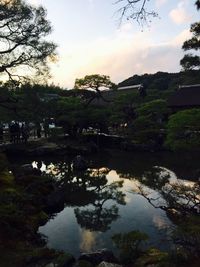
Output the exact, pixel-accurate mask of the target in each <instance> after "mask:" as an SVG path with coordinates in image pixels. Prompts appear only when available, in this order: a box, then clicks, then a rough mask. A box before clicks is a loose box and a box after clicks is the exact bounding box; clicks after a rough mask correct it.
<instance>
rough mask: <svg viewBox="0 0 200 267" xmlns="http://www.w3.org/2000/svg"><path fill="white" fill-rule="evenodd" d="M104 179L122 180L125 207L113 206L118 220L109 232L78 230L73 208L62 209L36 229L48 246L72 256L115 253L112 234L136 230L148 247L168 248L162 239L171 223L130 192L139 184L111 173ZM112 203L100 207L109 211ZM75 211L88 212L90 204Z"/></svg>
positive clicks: (157, 210)
mask: <svg viewBox="0 0 200 267" xmlns="http://www.w3.org/2000/svg"><path fill="white" fill-rule="evenodd" d="M47 169H49V166H48V168H47ZM52 170H53V169H52ZM107 179H108V183H109V184H110V183H112V182H114V181H121V180H124V184H123V192H124V193H125V194H126V197H125V200H126V205H118V204H117V206H118V208H119V218H118V219H117V220H114V221H113V222H112V223H111V224H110V229H109V230H107V231H106V232H99V231H96V232H94V231H89V230H87V229H84V228H81V227H80V226H79V225H78V223H77V220H76V217H75V214H74V209H75V208H76V207H75V208H70V207H66V208H65V209H64V210H63V211H62V212H60V213H58V214H57V216H55V218H53V219H51V220H50V221H49V222H48V223H47V224H46V225H45V226H42V227H40V228H39V231H40V232H41V233H43V234H45V235H46V236H47V237H48V245H49V247H52V248H55V249H62V250H65V251H69V252H71V253H72V254H74V255H79V253H80V252H81V251H95V250H97V249H101V248H108V249H111V250H113V251H115V248H114V247H113V243H112V240H111V237H112V235H114V234H116V233H120V232H129V231H133V230H140V231H142V232H146V233H147V234H148V235H149V237H150V245H151V246H156V247H158V248H161V249H167V248H168V247H169V245H170V243H169V242H167V240H166V239H167V232H169V229H168V228H169V225H170V224H171V223H170V221H169V219H168V218H167V216H166V215H165V213H164V212H163V211H162V210H160V209H155V208H153V207H152V206H151V205H150V204H149V203H148V202H147V200H145V199H144V198H143V197H142V196H140V195H138V194H134V193H133V191H134V190H136V188H137V185H138V183H139V182H138V181H137V180H136V179H135V180H134V179H133V180H129V179H123V177H120V178H119V176H118V174H117V173H116V171H114V170H112V171H110V172H109V173H108V174H107ZM113 204H116V202H114V201H113V200H109V201H107V202H106V203H105V205H104V207H108V208H109V207H111V206H112V205H113ZM79 208H80V209H81V210H82V209H84V210H85V209H91V205H88V206H85V207H83V208H82V207H79Z"/></svg>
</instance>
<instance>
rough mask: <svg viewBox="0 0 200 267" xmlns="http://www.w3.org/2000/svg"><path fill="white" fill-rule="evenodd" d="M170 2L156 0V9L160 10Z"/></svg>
mask: <svg viewBox="0 0 200 267" xmlns="http://www.w3.org/2000/svg"><path fill="white" fill-rule="evenodd" d="M167 1H168V0H156V8H159V7H161V6H163V5H164V4H166V3H167Z"/></svg>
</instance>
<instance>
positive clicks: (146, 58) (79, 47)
mask: <svg viewBox="0 0 200 267" xmlns="http://www.w3.org/2000/svg"><path fill="white" fill-rule="evenodd" d="M129 27H130V26H129V25H128V24H127V25H125V26H123V28H121V29H120V30H118V31H116V32H115V34H114V35H113V36H110V37H106V38H99V39H96V40H95V41H93V42H85V43H80V44H75V45H74V44H71V45H68V46H66V47H65V48H64V47H63V48H60V51H59V52H60V60H59V62H58V63H57V64H56V65H54V66H52V73H53V75H54V78H53V80H54V82H55V83H58V84H60V85H61V86H63V87H68V88H72V87H73V85H74V81H75V79H76V78H81V77H84V76H85V75H87V74H94V73H99V74H106V75H109V76H110V77H111V80H112V81H113V82H116V83H118V82H120V81H122V80H124V79H126V78H128V77H130V76H132V75H134V74H143V73H154V72H157V71H169V72H176V71H178V70H180V66H179V61H180V59H181V58H182V56H183V52H182V50H181V46H182V43H183V41H184V40H186V39H188V37H189V32H188V31H187V30H184V31H182V32H180V34H179V35H177V36H176V37H175V38H174V39H172V40H170V41H169V42H166V43H159V44H156V43H155V42H154V40H153V38H152V36H153V35H154V33H152V32H143V33H142V32H139V33H136V34H134V35H133V34H132V32H131V31H130V30H129Z"/></svg>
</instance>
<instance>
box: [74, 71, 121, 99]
mask: <svg viewBox="0 0 200 267" xmlns="http://www.w3.org/2000/svg"><path fill="white" fill-rule="evenodd" d="M115 87H116V85H115V84H114V83H113V82H111V80H110V77H109V76H107V75H100V74H92V75H86V76H85V77H84V78H81V79H76V80H75V85H74V88H75V89H85V90H88V89H89V90H93V91H95V93H96V94H95V95H93V96H91V98H90V99H89V100H88V102H87V104H89V103H91V102H92V101H93V100H94V99H95V97H101V98H103V96H102V94H101V89H115ZM103 99H104V98H103ZM104 100H105V99H104ZM105 101H106V100H105Z"/></svg>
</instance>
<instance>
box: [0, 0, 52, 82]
mask: <svg viewBox="0 0 200 267" xmlns="http://www.w3.org/2000/svg"><path fill="white" fill-rule="evenodd" d="M51 30H52V28H51V25H50V23H49V21H48V20H47V18H46V10H45V9H44V8H43V7H42V6H39V7H33V6H31V5H29V4H27V3H26V2H25V1H23V0H6V1H1V2H0V47H1V48H0V74H3V75H7V76H8V78H9V79H11V80H13V81H14V80H15V81H19V80H21V79H22V78H27V75H28V74H27V73H29V74H31V75H32V74H33V73H35V74H37V75H41V74H47V73H48V62H49V61H50V60H55V56H56V54H55V49H56V45H55V44H54V43H52V42H49V41H46V40H45V37H46V36H47V35H49V33H50V32H51ZM22 72H23V73H26V74H25V75H22Z"/></svg>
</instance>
